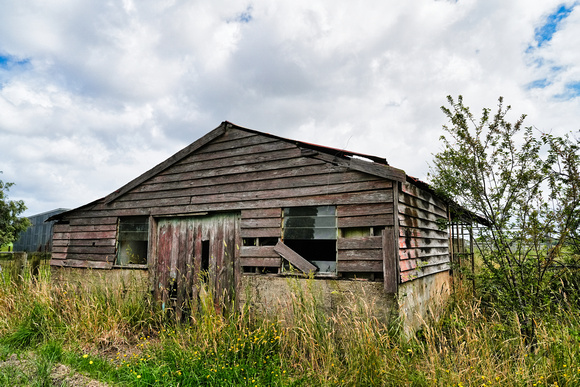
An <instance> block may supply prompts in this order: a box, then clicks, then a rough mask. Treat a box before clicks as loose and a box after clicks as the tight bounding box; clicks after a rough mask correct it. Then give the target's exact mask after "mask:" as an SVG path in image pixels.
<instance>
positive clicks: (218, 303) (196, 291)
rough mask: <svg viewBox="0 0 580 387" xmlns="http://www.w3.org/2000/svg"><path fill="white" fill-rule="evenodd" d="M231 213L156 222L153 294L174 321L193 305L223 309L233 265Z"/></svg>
mask: <svg viewBox="0 0 580 387" xmlns="http://www.w3.org/2000/svg"><path fill="white" fill-rule="evenodd" d="M238 219H239V216H238V215H237V214H218V215H212V216H203V217H183V218H181V217H175V218H160V219H158V220H157V228H156V231H157V232H156V246H155V250H156V251H155V255H156V257H157V259H156V261H155V271H154V274H153V279H152V280H153V292H154V295H155V298H156V299H157V300H158V301H159V302H160V303H161V307H162V308H163V309H167V308H171V309H172V310H174V311H175V317H176V318H177V319H178V320H180V319H182V318H183V317H184V313H185V314H187V313H189V312H191V310H192V309H193V308H196V307H198V303H199V302H200V301H201V302H206V303H207V301H208V300H210V301H213V307H215V308H217V309H219V310H221V309H222V308H224V307H225V308H229V307H230V306H231V303H232V302H233V299H234V297H235V289H236V280H237V279H238V277H239V268H236V265H237V262H238V260H237V259H236V256H237V252H238V250H239V243H238V241H237V239H238V235H239V233H238V223H239V220H238Z"/></svg>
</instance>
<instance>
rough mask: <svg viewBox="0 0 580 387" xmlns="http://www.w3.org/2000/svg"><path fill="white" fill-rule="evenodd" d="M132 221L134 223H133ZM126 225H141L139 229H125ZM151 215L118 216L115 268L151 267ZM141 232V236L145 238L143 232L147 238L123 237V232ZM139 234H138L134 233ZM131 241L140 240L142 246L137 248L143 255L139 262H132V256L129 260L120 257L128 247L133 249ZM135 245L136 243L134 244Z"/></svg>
mask: <svg viewBox="0 0 580 387" xmlns="http://www.w3.org/2000/svg"><path fill="white" fill-rule="evenodd" d="M131 222H132V223H131ZM125 225H134V226H141V227H139V228H140V229H138V230H124V229H123V228H124V227H123V226H125ZM150 226H151V225H150V217H149V216H146V215H136V216H120V217H118V218H117V235H116V240H115V263H114V265H113V267H114V268H122V269H147V268H148V267H149V253H150V252H149V241H150V238H151V235H150V234H151V232H150ZM131 232H133V233H136V234H137V233H140V234H141V237H142V238H143V234H144V236H145V239H136V240H133V241H131V240H130V239H129V240H127V239H125V238H124V237H123V234H128V233H131ZM134 236H137V235H134ZM130 242H139V245H140V247H139V248H138V249H137V250H138V251H139V252H140V253H141V254H142V255H143V258H141V257H140V255H139V257H140V258H141V260H140V262H139V263H131V262H130V258H129V259H128V260H127V262H123V261H120V258H121V257H122V255H123V251H124V250H125V251H126V249H127V248H131V249H133V248H134V247H131V245H130ZM125 243H128V244H129V246H125ZM133 246H135V245H133Z"/></svg>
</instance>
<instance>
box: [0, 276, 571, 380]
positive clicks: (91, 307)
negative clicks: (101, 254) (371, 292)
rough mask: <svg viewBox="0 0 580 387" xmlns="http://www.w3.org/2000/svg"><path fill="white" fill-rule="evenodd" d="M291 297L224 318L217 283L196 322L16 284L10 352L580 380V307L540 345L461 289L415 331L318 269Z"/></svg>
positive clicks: (268, 373)
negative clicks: (323, 292)
mask: <svg viewBox="0 0 580 387" xmlns="http://www.w3.org/2000/svg"><path fill="white" fill-rule="evenodd" d="M291 298H292V299H291V308H290V310H286V311H284V313H283V312H282V311H280V313H279V314H278V317H277V318H272V317H270V318H268V317H264V316H258V315H253V314H252V313H251V311H248V310H247V309H243V308H242V311H241V312H239V313H234V314H231V315H229V316H227V317H224V316H222V315H220V314H218V313H216V311H215V308H213V304H212V302H210V301H209V300H211V295H210V294H208V295H207V296H206V297H205V298H203V297H202V299H201V302H200V303H199V304H198V305H200V308H199V310H198V312H196V313H194V314H193V316H191V318H190V320H189V321H188V322H186V323H182V324H175V323H173V322H171V320H170V319H168V318H167V316H166V315H164V314H162V313H161V312H158V313H155V312H154V308H153V305H152V302H151V300H150V299H149V298H148V297H146V296H144V295H143V294H136V293H130V292H129V293H127V292H125V291H124V290H123V288H114V287H108V288H103V289H101V290H98V291H93V292H87V291H83V290H82V289H79V288H78V287H75V286H71V285H67V284H60V285H59V284H54V283H51V282H50V281H48V280H46V279H45V280H40V281H24V282H23V283H22V284H20V285H18V286H16V285H12V284H7V283H4V284H3V285H2V284H0V357H4V358H7V357H8V356H10V355H11V354H12V353H23V352H30V351H32V352H33V353H35V354H36V357H37V358H39V359H45V363H43V364H44V366H43V367H48V366H50V365H51V364H56V363H54V362H53V360H50V361H49V360H46V359H53V358H54V359H57V358H58V359H59V361H62V362H64V363H66V364H68V366H70V367H73V368H75V369H77V370H81V371H83V372H87V373H89V374H90V375H91V376H92V377H94V378H98V379H100V380H103V381H107V382H112V383H120V384H123V385H160V386H161V385H177V384H180V385H188V383H189V385H204V384H205V385H327V386H335V385H341V386H362V385H364V386H368V385H386V386H389V385H392V386H405V385H408V386H432V385H439V386H483V385H485V386H534V385H536V386H546V385H559V386H564V385H568V386H575V385H580V351H578V348H580V317H579V313H578V311H579V310H578V308H577V306H572V305H568V306H567V308H560V309H557V310H555V311H554V312H553V313H552V314H550V315H546V316H544V317H543V318H542V319H539V320H537V321H536V322H535V323H536V332H537V343H536V344H535V346H534V348H533V349H530V348H529V347H528V346H526V344H525V340H524V339H523V337H522V336H521V334H520V327H519V322H518V321H517V319H516V318H512V319H508V320H506V319H501V318H500V317H499V316H498V315H497V314H495V313H493V311H488V310H484V309H482V307H481V305H480V304H479V303H478V302H477V300H473V299H471V298H470V296H469V293H468V292H463V291H461V290H458V293H457V294H455V297H454V300H453V302H452V303H451V304H450V305H449V308H448V309H447V311H446V312H445V313H444V315H443V317H442V318H441V319H440V320H439V321H438V322H425V323H424V326H423V329H422V330H421V331H420V332H418V333H417V335H416V337H413V338H411V339H407V338H404V337H403V336H401V335H400V334H399V327H398V325H397V323H396V322H395V323H393V324H391V325H386V324H384V323H383V322H381V321H379V320H378V319H377V318H375V317H374V314H373V310H374V306H373V305H370V304H367V303H365V300H364V299H360V298H354V297H353V299H352V300H350V302H348V303H346V304H345V305H344V307H342V308H341V309H339V310H338V311H337V312H336V313H334V314H332V315H329V314H328V313H327V312H326V310H325V308H324V305H321V304H320V302H319V301H318V300H320V297H318V295H317V290H316V281H315V280H313V281H312V286H310V287H309V288H308V289H307V290H303V291H302V290H300V289H298V287H294V288H293V292H292V294H291ZM55 353H57V354H59V355H58V356H56V355H54V354H55ZM51 356H52V357H51ZM55 361H56V360H55ZM47 364H48V365H47ZM2 372H4V371H1V370H0V373H2ZM11 372H12V371H11Z"/></svg>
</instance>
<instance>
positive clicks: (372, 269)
mask: <svg viewBox="0 0 580 387" xmlns="http://www.w3.org/2000/svg"><path fill="white" fill-rule="evenodd" d="M336 270H337V271H338V272H339V273H380V272H382V271H383V261H382V260H379V261H338V263H337V264H336Z"/></svg>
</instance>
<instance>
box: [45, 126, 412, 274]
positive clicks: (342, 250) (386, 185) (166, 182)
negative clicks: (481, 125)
mask: <svg viewBox="0 0 580 387" xmlns="http://www.w3.org/2000/svg"><path fill="white" fill-rule="evenodd" d="M218 129H219V128H218ZM212 133H213V132H212ZM210 135H211V133H210ZM210 137H211V140H210V141H209V142H207V143H205V144H203V145H201V146H199V147H198V148H197V149H195V150H194V151H193V152H192V153H190V154H186V155H185V156H184V157H183V158H181V159H180V160H178V161H176V162H173V163H172V164H170V165H169V166H168V167H167V168H165V169H162V168H157V169H155V168H154V170H152V171H153V172H150V173H149V174H145V175H142V176H141V177H140V178H138V179H139V181H138V182H137V184H135V186H134V187H132V188H131V189H128V190H124V189H121V190H119V191H118V192H116V193H113V194H112V195H110V196H109V197H107V198H105V199H104V200H100V201H96V202H94V203H92V204H90V205H87V206H85V207H83V208H79V209H77V210H75V211H72V212H70V213H69V214H67V215H66V217H65V219H67V220H68V224H57V225H55V233H54V245H55V249H54V254H53V260H52V264H53V265H55V266H72V267H93V268H110V267H112V266H113V264H114V262H115V256H116V235H117V218H118V217H123V216H136V215H146V216H153V217H163V216H172V215H186V214H200V213H205V212H208V213H211V212H228V211H234V212H240V215H241V217H240V219H241V220H240V230H241V237H242V238H266V237H267V238H280V237H281V231H280V230H281V208H283V207H294V206H320V205H336V207H337V226H338V228H339V229H346V228H356V227H372V226H378V227H385V226H390V225H393V223H394V214H393V204H392V201H393V181H391V180H387V179H385V178H383V177H380V176H376V175H371V174H368V173H365V172H361V171H360V170H361V168H362V167H361V166H360V165H361V164H363V165H364V163H361V162H359V161H358V160H353V161H354V163H353V164H355V166H354V168H356V169H357V170H353V169H352V168H349V166H348V165H349V164H348V163H347V162H345V161H344V160H343V159H341V158H338V157H337V158H332V157H329V156H328V155H327V154H320V153H319V152H316V151H313V150H311V149H306V150H305V149H304V148H303V147H300V146H297V145H296V144H294V143H291V142H287V141H283V140H280V139H278V138H275V137H269V136H264V135H260V134H257V133H254V132H249V131H244V130H238V129H235V128H228V130H227V131H226V130H220V131H219V135H215V134H214V135H211V136H210ZM371 168H374V169H376V170H381V171H383V172H382V173H384V174H388V175H389V176H398V178H399V179H401V178H402V176H404V174H402V173H401V171H400V170H396V169H395V168H391V167H388V166H386V165H379V166H374V165H373V166H371ZM136 180H137V179H136ZM337 249H338V253H337V271H338V272H339V273H346V272H375V273H382V271H383V256H382V250H381V249H382V246H381V237H380V236H368V237H358V238H356V237H355V238H339V239H338V241H337ZM240 250H241V251H240V252H239V253H238V254H239V259H240V264H241V266H254V267H273V266H280V264H281V257H280V255H278V254H277V253H275V252H274V250H273V246H241V249H240Z"/></svg>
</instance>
